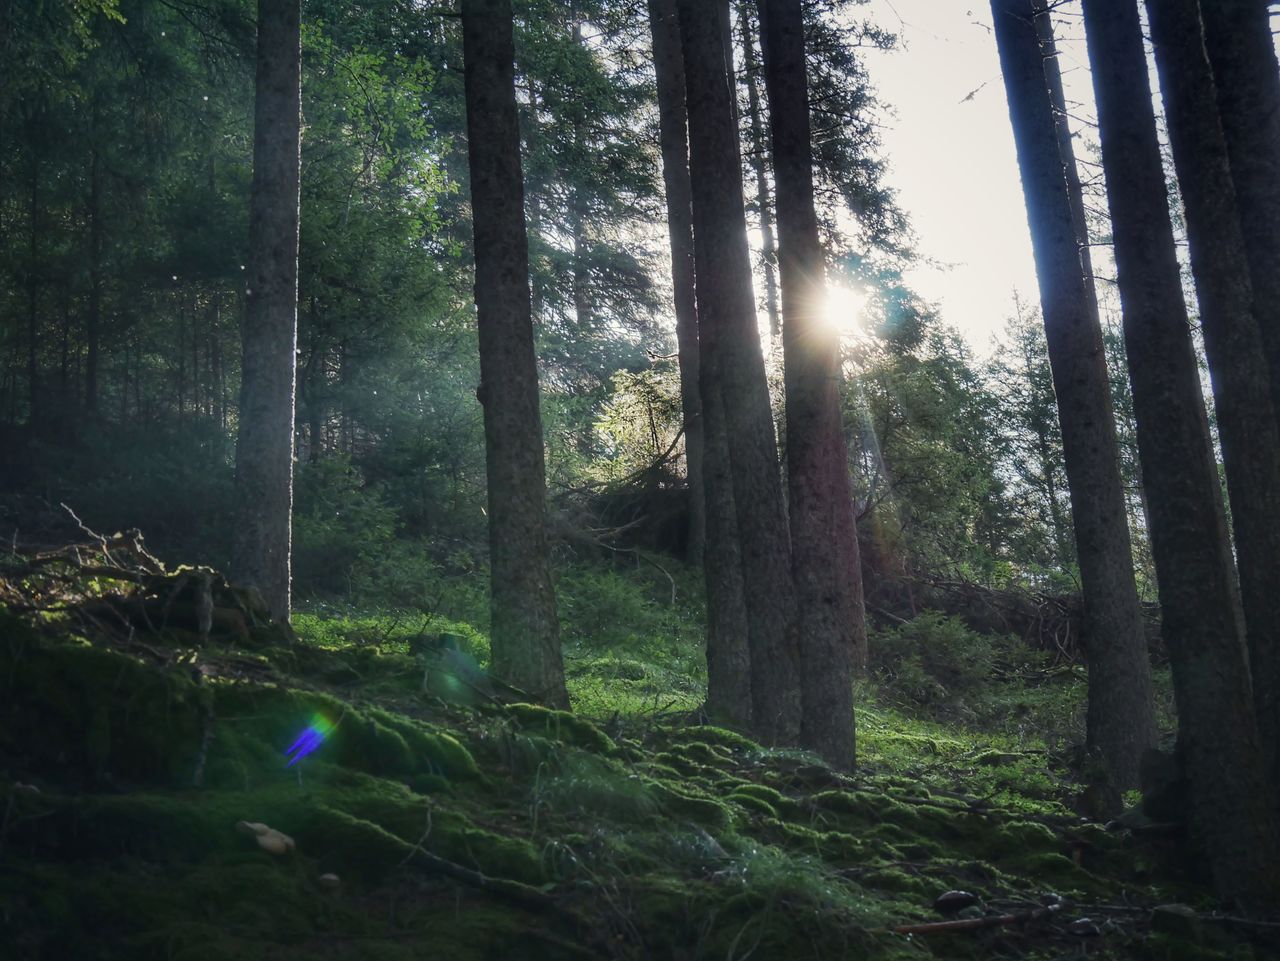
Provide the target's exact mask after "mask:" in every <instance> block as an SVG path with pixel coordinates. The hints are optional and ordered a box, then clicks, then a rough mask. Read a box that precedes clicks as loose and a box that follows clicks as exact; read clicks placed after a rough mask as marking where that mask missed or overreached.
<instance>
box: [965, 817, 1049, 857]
mask: <svg viewBox="0 0 1280 961" xmlns="http://www.w3.org/2000/svg"><path fill="white" fill-rule="evenodd" d="M985 847H986V853H987V854H988V856H990V857H995V858H998V857H1002V856H1006V855H1021V854H1027V853H1037V852H1043V851H1061V850H1062V849H1063V848H1064V847H1065V844H1064V843H1063V841H1062V839H1061V838H1059V837H1058V835H1056V834H1054V833H1053V830H1052V829H1051V828H1049V827H1047V826H1045V825H1043V824H1040V823H1038V822H1036V821H1008V822H1005V823H1004V824H999V825H995V826H994V829H993V830H991V831H990V832H989V833H988V835H987V838H986V840H985Z"/></svg>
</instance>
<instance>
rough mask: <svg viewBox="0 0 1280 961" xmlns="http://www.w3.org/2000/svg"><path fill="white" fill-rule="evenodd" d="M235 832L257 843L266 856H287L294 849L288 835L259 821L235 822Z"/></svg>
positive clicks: (291, 839)
mask: <svg viewBox="0 0 1280 961" xmlns="http://www.w3.org/2000/svg"><path fill="white" fill-rule="evenodd" d="M236 830H237V831H239V832H240V833H241V834H246V835H248V836H249V837H251V838H253V839H254V840H255V841H257V842H258V847H260V848H262V850H264V851H266V852H267V853H268V854H274V855H277V856H279V855H282V854H288V853H290V852H291V851H293V850H294V848H295V847H296V845H295V844H294V842H293V838H291V837H289V835H287V834H284V833H282V832H280V831H277V830H276V829H275V828H273V827H268V826H267V825H265V824H263V823H261V822H259V821H237V822H236Z"/></svg>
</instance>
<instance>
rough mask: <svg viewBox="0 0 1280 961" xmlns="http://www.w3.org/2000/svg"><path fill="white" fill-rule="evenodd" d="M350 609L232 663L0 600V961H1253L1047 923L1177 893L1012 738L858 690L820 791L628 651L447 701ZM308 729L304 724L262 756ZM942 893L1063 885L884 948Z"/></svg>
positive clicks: (1183, 894)
mask: <svg viewBox="0 0 1280 961" xmlns="http://www.w3.org/2000/svg"><path fill="white" fill-rule="evenodd" d="M355 624H356V622H353V621H349V620H348V621H345V622H343V625H344V626H343V627H342V629H340V630H339V629H335V628H334V627H333V625H332V624H329V623H327V622H325V621H322V620H319V619H313V620H311V621H308V620H307V619H306V618H302V619H300V621H299V626H300V627H301V628H302V630H301V632H300V633H301V640H300V642H299V643H298V644H297V645H295V646H293V647H291V648H270V647H269V648H267V649H265V650H260V651H257V652H256V653H253V654H246V653H244V652H241V651H236V650H230V649H226V648H207V649H204V650H196V649H194V648H191V647H185V646H182V645H181V644H179V645H178V646H164V645H162V644H161V643H160V642H159V641H158V640H148V641H147V643H145V644H143V643H142V642H141V641H138V640H135V641H131V642H129V643H119V642H116V643H111V644H108V643H104V642H103V639H102V638H97V637H94V638H93V639H92V640H90V639H86V638H85V637H83V636H80V634H81V633H84V631H83V627H84V625H83V624H77V623H76V622H73V621H72V620H70V619H63V620H60V621H59V620H56V619H55V621H54V622H50V621H49V620H47V619H45V620H42V621H40V622H38V623H36V624H34V625H33V624H32V623H31V622H30V621H29V620H23V619H20V618H18V617H15V616H12V615H9V614H3V613H0V810H2V811H3V815H2V816H3V822H2V826H0V958H7V957H13V958H15V959H16V958H22V959H28V958H30V959H46V958H47V959H63V958H83V959H88V958H102V959H115V958H119V959H131V961H133V959H140V961H145V959H151V958H155V959H161V958H163V959H167V961H215V959H232V958H235V959H258V958H261V959H264V961H265V959H293V958H298V959H302V958H307V959H312V958H316V957H324V958H349V959H379V961H381V959H387V961H399V959H410V958H424V959H425V958H448V959H450V961H469V959H473V958H495V959H496V958H528V959H540V958H546V959H559V958H566V959H576V958H621V959H631V958H637V959H638V958H679V959H697V958H706V959H720V958H739V959H740V958H745V957H747V956H750V957H754V958H757V959H773V958H788V959H790V958H804V957H814V958H840V957H857V958H864V957H865V958H876V959H878V958H885V959H888V958H902V959H908V958H922V959H923V958H929V957H935V956H937V957H956V958H981V957H991V956H997V955H1005V954H1007V955H1009V956H1012V957H1026V956H1036V957H1046V958H1047V957H1079V956H1083V955H1084V953H1087V954H1088V955H1089V956H1092V957H1133V958H1165V957H1168V958H1174V957H1177V958H1183V957H1206V958H1208V957H1233V958H1246V957H1252V956H1255V954H1256V956H1258V957H1262V956H1264V952H1263V950H1262V949H1258V950H1257V951H1256V952H1255V950H1254V948H1253V947H1252V946H1250V945H1248V944H1245V943H1244V942H1229V943H1226V944H1225V945H1224V944H1223V943H1221V942H1213V943H1208V944H1203V945H1195V944H1190V945H1188V944H1185V943H1183V942H1185V941H1186V939H1185V938H1184V939H1182V940H1181V941H1178V940H1176V939H1174V938H1173V937H1171V936H1169V935H1160V936H1157V937H1147V936H1146V931H1145V925H1144V924H1143V923H1137V924H1133V923H1123V924H1121V923H1116V922H1113V921H1110V920H1107V919H1108V918H1113V917H1115V913H1114V911H1112V912H1111V913H1109V914H1105V916H1101V915H1100V916H1099V918H1098V920H1099V924H1100V926H1101V927H1102V929H1103V934H1102V936H1101V937H1100V938H1092V939H1088V940H1087V941H1086V940H1084V939H1081V938H1078V937H1074V936H1073V935H1070V934H1067V933H1065V927H1064V923H1065V921H1066V920H1069V919H1071V918H1077V917H1080V916H1082V915H1088V914H1090V913H1091V911H1092V913H1094V914H1095V915H1096V914H1097V913H1098V910H1099V906H1102V905H1107V906H1110V908H1112V909H1113V908H1115V907H1116V906H1117V905H1119V906H1124V905H1132V906H1133V907H1134V915H1133V916H1134V917H1138V918H1142V917H1145V915H1144V909H1145V908H1149V907H1150V906H1153V905H1157V904H1161V903H1166V902H1171V901H1184V902H1186V901H1191V902H1194V903H1202V902H1203V897H1204V895H1203V893H1202V892H1201V891H1199V889H1197V888H1195V887H1189V886H1188V885H1187V882H1186V881H1185V880H1184V879H1183V878H1182V876H1181V872H1180V871H1179V869H1178V865H1177V864H1176V859H1175V858H1174V857H1173V854H1172V851H1171V850H1170V849H1168V848H1165V847H1161V846H1159V845H1158V844H1153V843H1151V842H1140V841H1137V840H1135V839H1134V838H1132V837H1130V836H1128V835H1127V834H1123V833H1112V832H1108V831H1106V830H1104V829H1103V828H1102V827H1101V826H1099V825H1096V824H1091V823H1088V822H1086V821H1084V820H1083V819H1081V818H1079V817H1077V816H1075V815H1074V814H1073V813H1072V812H1071V810H1070V809H1069V807H1068V801H1069V797H1070V791H1071V788H1070V785H1069V784H1068V783H1067V779H1066V776H1065V772H1064V771H1062V770H1060V769H1057V768H1055V766H1054V764H1053V763H1052V762H1051V760H1050V756H1049V755H1048V754H1046V753H1045V752H1044V751H1043V749H1042V748H1038V747H1036V744H1037V743H1038V742H1035V741H1034V740H1031V739H1028V738H1025V737H1022V738H1020V737H1018V736H1016V735H1014V734H1008V733H1006V734H1003V735H999V736H994V737H981V736H978V735H976V734H974V733H973V732H971V731H967V730H965V729H964V728H961V727H957V726H954V725H942V724H939V723H932V722H928V721H923V720H920V719H912V718H910V717H908V716H907V715H905V714H903V713H900V712H898V711H895V710H892V709H889V708H885V707H876V706H872V704H873V702H872V701H871V700H870V699H868V698H866V697H864V698H863V700H864V703H865V704H867V705H868V706H866V707H863V708H860V710H859V718H858V719H859V729H860V737H861V741H860V756H861V759H862V765H861V768H860V770H859V772H858V773H857V774H856V775H854V776H847V775H845V774H842V773H840V772H836V771H833V770H832V769H830V768H829V767H827V766H825V765H824V764H822V763H821V762H820V761H819V760H818V759H817V758H815V757H813V756H810V755H807V754H805V753H803V752H798V751H790V750H768V749H764V748H761V747H760V746H759V745H756V744H755V743H753V742H751V741H750V740H748V739H747V738H744V737H742V736H741V735H739V734H735V733H733V732H731V731H726V730H722V729H719V728H714V727H707V726H698V725H695V724H692V723H690V721H689V720H688V718H687V716H685V715H683V714H676V713H674V710H675V708H674V707H673V706H671V705H670V703H669V702H670V699H668V701H659V700H658V699H656V698H654V699H650V698H649V696H648V693H647V692H646V693H644V694H639V693H637V686H638V685H641V684H644V683H645V679H646V678H650V677H651V676H653V674H654V672H655V671H656V670H658V669H657V668H651V667H650V666H646V664H645V663H644V662H643V661H642V660H634V661H632V662H630V663H632V665H633V666H631V667H629V668H626V669H624V666H625V664H626V663H628V662H626V661H625V659H620V658H619V656H618V655H616V654H614V653H606V654H601V655H599V656H597V657H594V658H591V657H587V656H586V655H583V654H581V653H579V655H578V657H577V659H576V664H577V669H576V670H575V671H574V672H573V676H574V678H575V679H576V680H575V688H574V693H575V695H577V696H578V707H579V708H580V711H579V713H577V714H566V713H563V712H551V711H547V710H545V709H542V708H538V707H535V706H531V705H520V704H515V705H509V706H502V705H498V704H496V703H492V702H490V701H488V700H486V699H484V698H476V697H472V696H467V697H465V698H461V699H462V700H468V701H472V702H473V703H468V704H459V703H456V700H458V699H454V700H453V701H451V700H449V699H445V698H442V697H440V696H438V694H439V692H438V691H436V692H432V691H431V690H428V691H427V692H425V693H424V690H423V680H424V678H423V670H422V668H421V664H420V662H419V661H416V660H415V659H414V658H413V657H411V656H410V655H409V653H408V649H407V637H404V636H397V635H396V632H395V631H394V630H392V631H388V632H385V633H384V632H381V631H374V632H373V633H371V634H368V635H367V636H366V638H365V639H364V640H363V641H358V640H355V639H354V638H352V637H351V636H350V634H349V633H348V632H349V631H352V630H355V629H357V628H358V625H356V627H353V625H355ZM358 629H363V628H358ZM88 633H92V632H91V631H90V632H88ZM478 653H479V654H480V655H481V656H483V652H482V651H479V652H478ZM571 653H572V652H571ZM615 691H616V694H617V696H616V697H614V696H613V693H614V692H615ZM863 693H864V694H866V692H863ZM677 695H678V696H677V701H678V702H679V704H680V705H681V707H684V706H687V705H685V704H684V701H682V700H679V698H683V697H684V694H683V693H682V692H677ZM649 704H657V705H658V706H657V708H656V709H655V708H653V707H646V708H644V709H639V708H637V705H649ZM583 706H588V707H589V708H596V710H589V711H588V712H587V713H589V714H592V715H594V721H593V720H592V718H591V717H589V716H584V714H583V713H582V711H581V708H582V707H583ZM601 706H605V707H608V708H609V709H608V710H598V708H600V707H601ZM627 707H630V708H632V709H631V710H626V709H624V708H627ZM317 717H323V718H325V719H327V720H328V721H329V722H331V723H333V724H334V725H335V727H334V729H333V731H332V733H331V735H330V736H329V737H328V738H327V739H326V740H325V742H324V743H323V744H322V746H321V747H320V748H319V749H318V750H317V751H315V753H314V754H312V755H311V756H309V757H307V758H305V759H303V760H302V761H300V762H299V763H298V764H296V765H294V766H288V764H287V760H286V755H285V752H286V750H287V749H288V747H289V745H290V744H291V742H292V741H293V740H294V739H295V738H296V737H297V735H298V734H299V732H300V731H302V730H303V729H304V728H305V727H306V726H307V725H308V724H309V723H311V722H312V721H313V720H314V719H315V718H317ZM240 821H256V822H263V823H265V824H268V825H270V826H271V827H273V828H275V829H277V830H279V831H282V832H284V833H286V834H288V835H290V836H291V837H292V838H293V839H294V840H295V842H296V851H295V852H293V853H292V854H288V855H285V856H274V855H272V854H268V853H267V852H265V851H263V850H261V849H259V847H258V846H257V844H256V842H255V841H254V839H253V838H252V837H248V836H246V835H245V834H244V833H241V832H239V831H237V829H236V825H237V822H240ZM442 864H447V866H449V869H448V870H453V869H455V868H456V869H461V871H462V872H463V873H462V874H461V875H459V874H458V873H457V872H455V873H454V874H450V873H448V870H445V871H443V872H442V869H441V865H442ZM329 873H332V874H336V875H337V876H338V877H339V878H340V882H339V883H338V885H337V886H336V887H334V886H329V885H326V884H325V883H323V882H322V880H321V876H322V875H325V874H329ZM956 888H961V889H964V890H967V891H971V892H973V893H974V894H977V895H978V896H979V897H980V898H981V899H982V904H983V905H985V906H986V907H988V908H989V909H991V910H1000V911H1017V910H1022V909H1024V908H1025V907H1026V906H1027V905H1034V904H1036V903H1039V902H1040V901H1041V900H1042V899H1044V898H1045V897H1047V896H1051V895H1053V896H1059V897H1063V898H1066V899H1068V900H1067V906H1066V907H1065V908H1064V909H1063V911H1062V912H1060V915H1059V916H1058V919H1056V920H1055V921H1054V923H1052V924H1040V925H1036V926H1031V927H1023V926H1012V927H1000V928H992V929H989V930H986V931H978V932H968V933H964V934H946V935H914V936H908V935H899V934H892V933H889V932H888V930H887V929H889V928H891V927H893V926H895V925H900V924H905V923H911V922H922V921H933V920H938V917H939V916H938V915H937V914H936V913H935V911H934V910H933V908H932V903H933V900H934V899H935V898H936V897H937V895H939V894H941V893H942V892H944V891H947V890H949V889H956ZM1060 922H1062V923H1060ZM1175 949H1176V950H1175ZM6 952H7V953H6ZM1179 952H1181V953H1179ZM1187 952H1190V953H1187Z"/></svg>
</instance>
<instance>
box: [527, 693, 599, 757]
mask: <svg viewBox="0 0 1280 961" xmlns="http://www.w3.org/2000/svg"><path fill="white" fill-rule="evenodd" d="M507 714H508V715H510V716H511V717H513V718H515V719H516V720H517V721H518V722H519V723H520V725H521V726H522V727H524V728H525V729H526V730H529V731H537V732H538V733H541V734H545V735H546V736H547V737H549V738H551V739H552V740H556V741H562V742H564V743H565V744H573V745H576V746H577V747H581V748H586V749H587V750H589V751H595V752H597V753H599V754H606V755H608V754H613V753H615V752H616V751H617V749H618V746H617V745H616V744H614V743H613V739H612V738H611V737H609V736H608V735H607V734H605V733H604V732H603V731H602V730H600V729H599V728H598V727H596V726H595V725H594V724H592V723H591V722H590V721H587V720H584V719H583V718H580V717H578V716H577V715H576V714H571V713H569V712H568V711H557V710H554V709H552V708H549V707H543V706H542V705H540V704H508V705H507Z"/></svg>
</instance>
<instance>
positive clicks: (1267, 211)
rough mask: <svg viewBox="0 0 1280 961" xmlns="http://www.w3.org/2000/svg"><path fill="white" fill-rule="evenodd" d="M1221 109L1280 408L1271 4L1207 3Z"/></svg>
mask: <svg viewBox="0 0 1280 961" xmlns="http://www.w3.org/2000/svg"><path fill="white" fill-rule="evenodd" d="M1200 16H1201V18H1202V19H1203V20H1204V32H1205V46H1206V48H1207V50H1208V52H1209V61H1210V63H1211V64H1212V66H1213V75H1214V81H1215V83H1216V85H1217V91H1218V110H1219V112H1220V114H1221V116H1222V129H1223V133H1224V134H1225V135H1226V140H1227V153H1228V155H1229V156H1230V158H1231V178H1232V180H1233V181H1234V183H1235V187H1236V194H1237V196H1238V197H1239V200H1240V226H1241V227H1242V228H1243V231H1244V240H1245V252H1246V254H1247V256H1248V262H1249V271H1250V275H1251V279H1252V281H1253V302H1254V308H1255V310H1256V311H1257V320H1258V325H1259V327H1260V328H1261V332H1262V342H1263V346H1264V347H1265V348H1266V350H1267V357H1268V366H1269V368H1270V374H1271V394H1272V397H1273V398H1274V399H1275V403H1276V406H1277V408H1280V229H1277V225H1278V224H1280V68H1277V64H1276V50H1275V45H1274V43H1273V39H1272V36H1271V22H1270V17H1269V16H1268V13H1267V6H1266V4H1265V3H1260V2H1259V0H1212V2H1209V3H1202V4H1201V5H1200Z"/></svg>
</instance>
